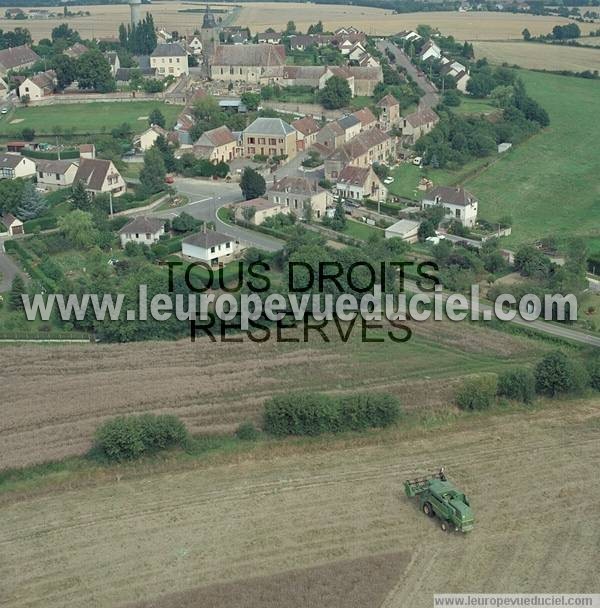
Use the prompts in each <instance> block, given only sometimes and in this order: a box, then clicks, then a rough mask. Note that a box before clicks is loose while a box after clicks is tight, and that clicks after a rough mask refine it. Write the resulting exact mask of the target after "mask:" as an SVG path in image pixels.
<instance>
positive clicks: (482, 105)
mask: <svg viewBox="0 0 600 608" xmlns="http://www.w3.org/2000/svg"><path fill="white" fill-rule="evenodd" d="M452 110H453V111H454V112H456V113H457V114H489V113H491V112H497V111H498V108H497V107H495V106H493V105H492V104H490V103H487V101H484V100H483V99H471V98H470V97H462V98H461V103H460V105H459V106H457V107H456V108H452Z"/></svg>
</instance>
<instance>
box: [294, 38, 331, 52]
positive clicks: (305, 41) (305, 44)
mask: <svg viewBox="0 0 600 608" xmlns="http://www.w3.org/2000/svg"><path fill="white" fill-rule="evenodd" d="M332 39H333V36H332V35H331V34H306V35H305V34H296V35H294V36H290V49H291V50H292V51H304V50H306V49H310V48H312V47H318V48H319V47H323V46H328V45H330V44H331V41H332Z"/></svg>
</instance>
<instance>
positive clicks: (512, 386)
mask: <svg viewBox="0 0 600 608" xmlns="http://www.w3.org/2000/svg"><path fill="white" fill-rule="evenodd" d="M498 394H499V395H502V396H503V397H508V399H515V400H516V401H522V402H523V403H531V402H532V401H533V398H534V397H535V376H534V375H533V372H532V371H531V370H530V369H521V368H516V369H511V370H508V371H506V372H504V373H503V374H501V375H500V376H499V378H498Z"/></svg>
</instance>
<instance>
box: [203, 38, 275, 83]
mask: <svg viewBox="0 0 600 608" xmlns="http://www.w3.org/2000/svg"><path fill="white" fill-rule="evenodd" d="M284 65H285V47H284V46H283V45H281V44H250V45H244V46H235V45H226V46H225V45H220V46H218V47H217V48H216V49H215V53H214V56H213V59H212V64H211V66H210V76H211V78H212V79H213V80H220V81H225V82H236V81H241V82H245V83H248V84H261V85H265V84H271V83H274V82H280V81H281V78H282V75H283V66H284Z"/></svg>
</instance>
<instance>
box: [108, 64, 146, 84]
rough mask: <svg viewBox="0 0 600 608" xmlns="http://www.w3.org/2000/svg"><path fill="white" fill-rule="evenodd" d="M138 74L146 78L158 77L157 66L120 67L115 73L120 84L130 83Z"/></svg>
mask: <svg viewBox="0 0 600 608" xmlns="http://www.w3.org/2000/svg"><path fill="white" fill-rule="evenodd" d="M138 74H139V75H140V76H141V77H142V78H143V79H144V80H147V79H149V78H156V68H150V67H147V68H119V69H118V70H117V71H116V73H115V80H116V81H117V84H120V85H124V84H128V83H129V82H130V81H131V79H132V78H133V77H134V76H135V75H138Z"/></svg>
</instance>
